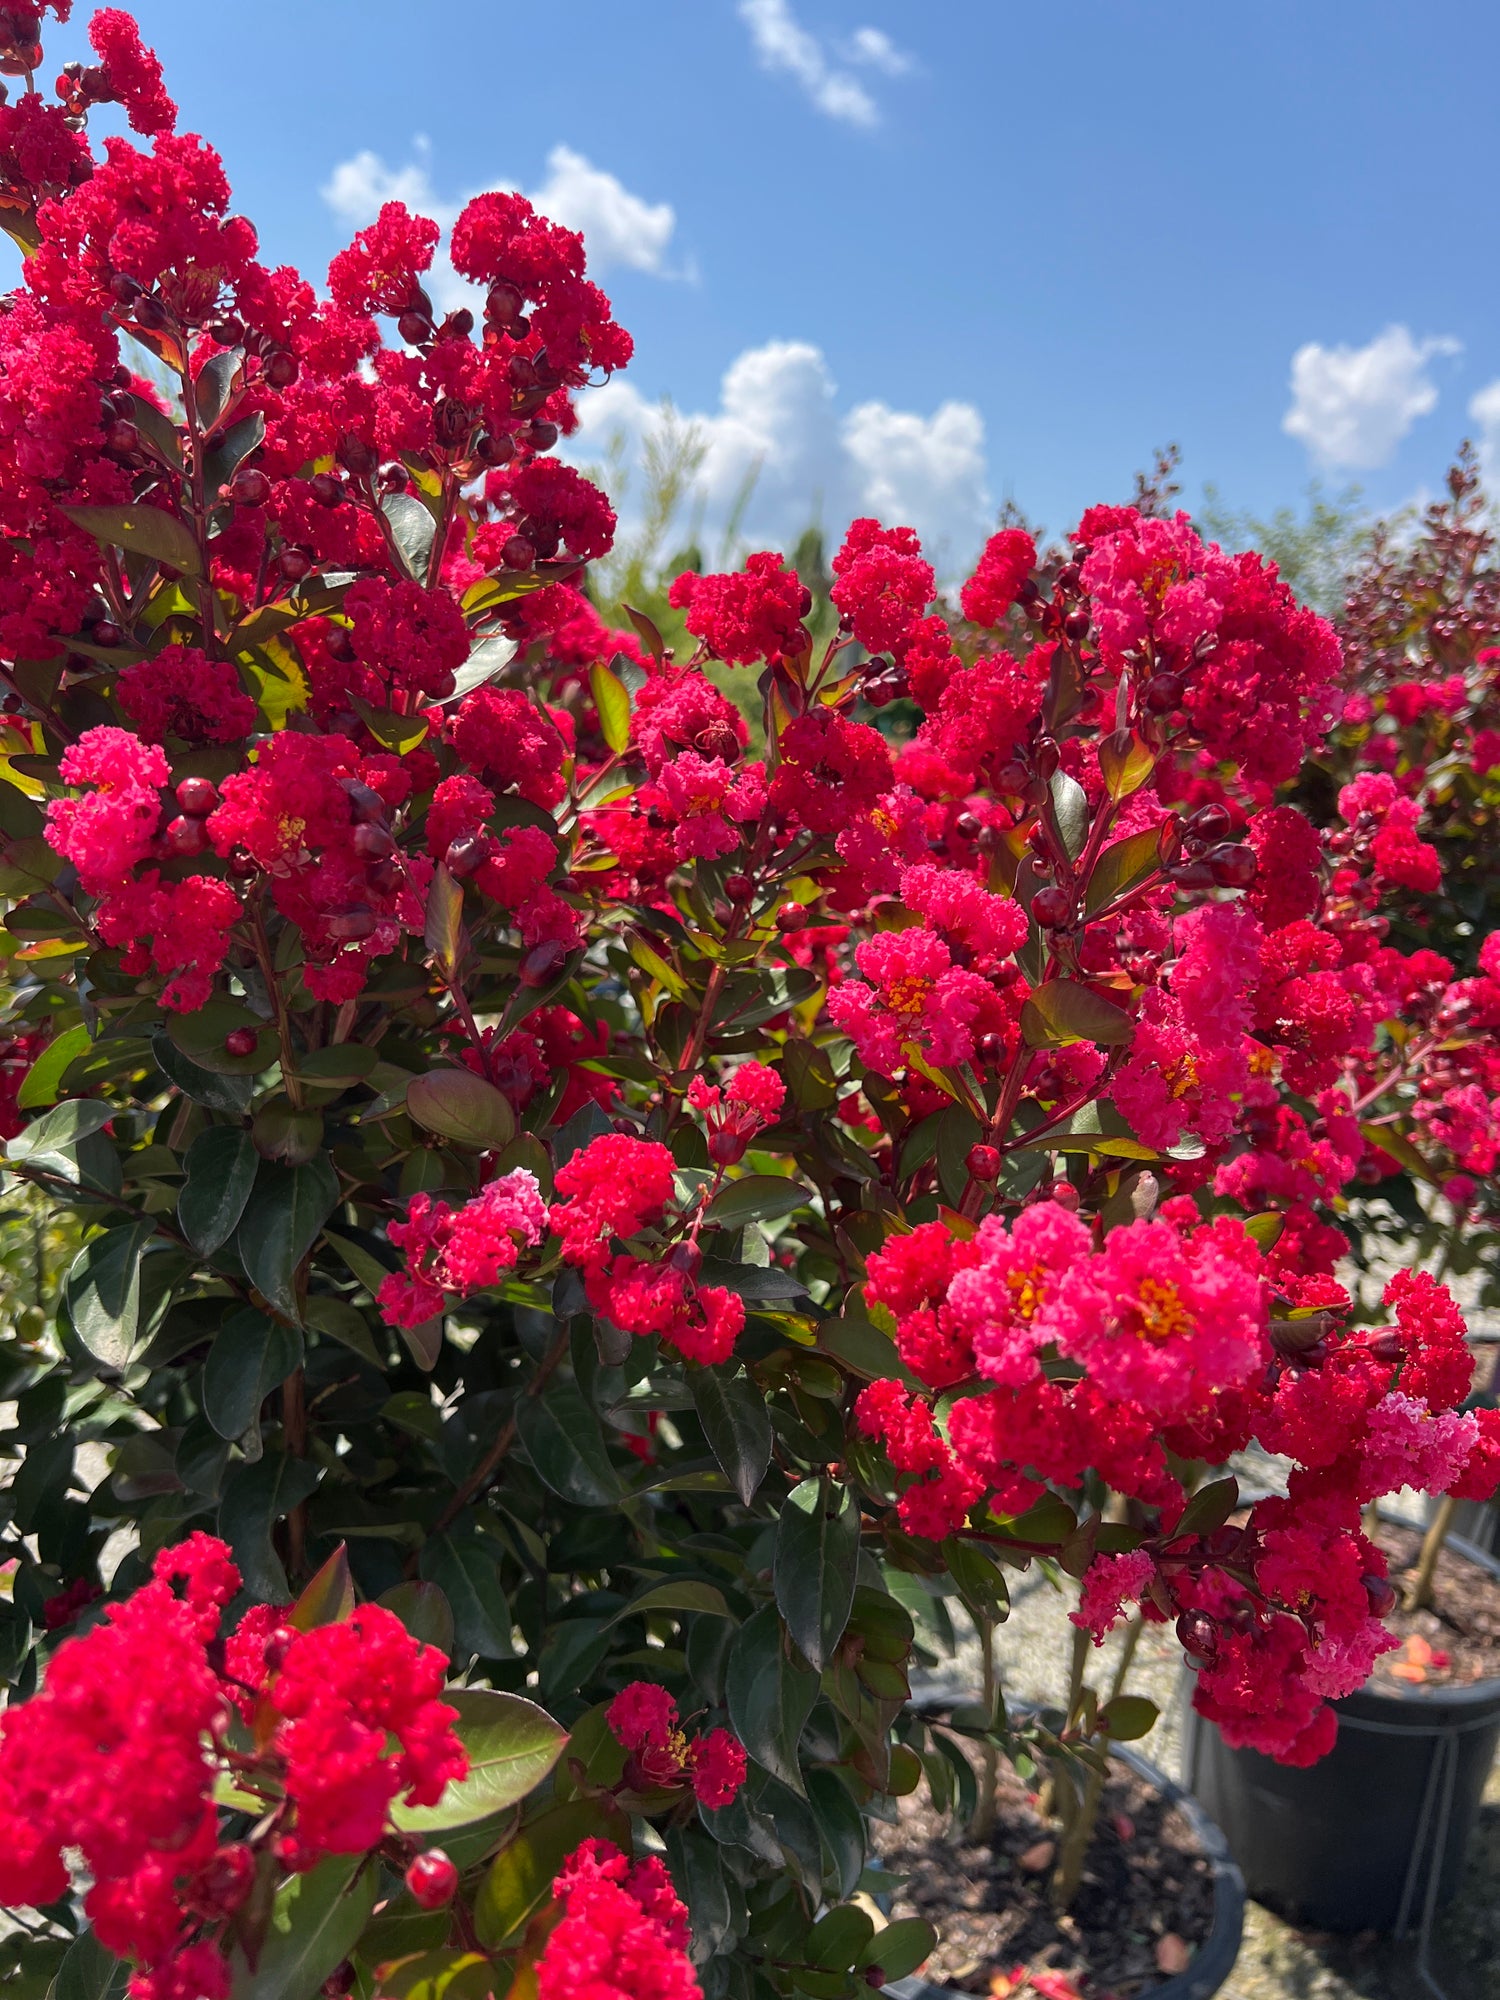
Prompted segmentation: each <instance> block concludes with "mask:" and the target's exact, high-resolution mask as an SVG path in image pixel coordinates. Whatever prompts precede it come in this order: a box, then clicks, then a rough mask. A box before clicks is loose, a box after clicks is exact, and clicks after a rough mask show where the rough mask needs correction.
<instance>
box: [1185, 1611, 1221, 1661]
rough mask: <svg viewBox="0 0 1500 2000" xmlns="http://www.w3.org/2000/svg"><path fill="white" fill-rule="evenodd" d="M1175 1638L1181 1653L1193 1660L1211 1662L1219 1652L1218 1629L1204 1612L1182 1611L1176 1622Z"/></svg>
mask: <svg viewBox="0 0 1500 2000" xmlns="http://www.w3.org/2000/svg"><path fill="white" fill-rule="evenodd" d="M1177 1637H1178V1639H1179V1641H1180V1642H1181V1644H1182V1648H1183V1651H1184V1652H1187V1653H1191V1654H1192V1655H1193V1657H1194V1658H1195V1659H1199V1660H1205V1661H1207V1660H1211V1659H1212V1658H1213V1657H1214V1655H1215V1654H1216V1653H1217V1652H1218V1650H1219V1628H1218V1626H1217V1625H1216V1624H1215V1622H1214V1620H1213V1619H1212V1618H1210V1617H1209V1615H1208V1613H1207V1612H1206V1611H1184V1612H1183V1614H1182V1616H1181V1617H1180V1618H1179V1619H1178V1621H1177Z"/></svg>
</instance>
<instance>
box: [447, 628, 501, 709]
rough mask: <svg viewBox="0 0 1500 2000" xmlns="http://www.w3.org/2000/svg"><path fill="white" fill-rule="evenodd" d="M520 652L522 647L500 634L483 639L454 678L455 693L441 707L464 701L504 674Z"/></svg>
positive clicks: (448, 696)
mask: <svg viewBox="0 0 1500 2000" xmlns="http://www.w3.org/2000/svg"><path fill="white" fill-rule="evenodd" d="M519 651H520V647H519V646H518V644H517V643H516V641H515V640H514V639H504V638H502V637H501V636H500V634H499V633H498V632H497V633H496V634H495V635H494V637H493V638H490V639H481V640H480V642H479V644H478V645H477V646H476V647H475V648H474V650H473V652H472V653H470V655H469V657H468V659H467V660H466V661H465V663H464V665H463V666H461V667H460V668H459V670H458V672H457V673H456V674H455V675H454V676H453V692H452V694H450V695H446V696H445V697H444V699H443V702H442V704H441V706H443V707H445V708H446V707H448V706H450V705H451V704H452V703H453V702H455V701H462V700H463V698H464V696H465V695H466V694H472V693H473V692H474V690H475V688H477V687H483V686H484V685H485V684H486V682H488V681H492V680H494V678H495V676H496V675H497V674H503V673H504V672H505V669H506V668H507V667H508V666H509V665H510V663H511V661H512V660H513V659H514V658H515V657H516V654H517V653H518V652H519Z"/></svg>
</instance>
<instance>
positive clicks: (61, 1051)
mask: <svg viewBox="0 0 1500 2000" xmlns="http://www.w3.org/2000/svg"><path fill="white" fill-rule="evenodd" d="M93 1046H94V1044H93V1039H92V1037H91V1036H90V1034H89V1031H88V1029H87V1028H86V1027H85V1026H84V1025H83V1023H82V1021H78V1022H75V1024H74V1025H73V1026H72V1027H71V1028H64V1030H63V1032H62V1033H61V1034H60V1035H58V1036H56V1037H54V1039H53V1040H52V1041H50V1042H49V1043H48V1044H47V1046H46V1048H44V1049H43V1050H42V1053H41V1054H40V1055H39V1056H38V1057H37V1059H36V1061H35V1062H34V1063H33V1064H32V1065H31V1068H30V1069H29V1070H27V1072H26V1074H25V1076H24V1077H23V1078H22V1079H21V1088H20V1089H19V1090H18V1091H17V1092H16V1103H17V1105H18V1106H19V1107H20V1109H21V1110H22V1111H35V1110H37V1109H39V1108H40V1107H41V1106H42V1105H44V1104H53V1103H55V1102H56V1101H57V1093H58V1088H59V1086H60V1085H61V1083H62V1077H63V1071H64V1070H65V1069H66V1068H67V1067H68V1065H69V1063H71V1062H72V1061H73V1060H74V1058H75V1057H77V1056H81V1055H87V1053H88V1052H89V1050H90V1049H91V1048H92V1047H93Z"/></svg>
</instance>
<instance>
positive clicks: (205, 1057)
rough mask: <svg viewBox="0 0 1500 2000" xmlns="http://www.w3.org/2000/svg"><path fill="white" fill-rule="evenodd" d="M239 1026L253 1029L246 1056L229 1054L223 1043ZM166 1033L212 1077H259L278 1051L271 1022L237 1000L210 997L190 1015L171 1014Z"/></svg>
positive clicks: (190, 1059)
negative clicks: (249, 1048)
mask: <svg viewBox="0 0 1500 2000" xmlns="http://www.w3.org/2000/svg"><path fill="white" fill-rule="evenodd" d="M241 1028H249V1029H251V1030H252V1031H253V1033H254V1035H255V1037H256V1042H255V1047H254V1048H253V1049H252V1050H251V1051H250V1053H249V1054H248V1055H244V1056H237V1055H232V1054H231V1053H230V1051H229V1050H228V1049H227V1048H226V1047H225V1046H224V1044H225V1042H226V1041H227V1039H228V1037H229V1036H230V1035H231V1034H234V1033H235V1032H236V1031H237V1030H239V1029H241ZM167 1035H168V1037H169V1038H170V1040H171V1043H172V1046H173V1047H174V1048H175V1049H178V1050H180V1051H181V1053H182V1054H183V1055H185V1056H186V1057H187V1059H188V1061H189V1062H191V1063H196V1064H197V1066H198V1068H199V1069H206V1070H208V1071H210V1072H211V1073H212V1074H213V1075H214V1076H258V1075H259V1074H260V1072H261V1071H262V1070H265V1069H269V1068H270V1066H271V1064H272V1063H273V1062H275V1060H276V1058H277V1056H278V1054H279V1053H280V1045H279V1043H278V1042H277V1039H276V1030H275V1028H274V1027H272V1025H271V1023H270V1022H269V1021H263V1020H262V1019H261V1017H260V1015H259V1014H253V1013H251V1011H250V1009H249V1008H248V1007H242V1006H241V1005H240V1003H239V1002H238V1001H237V1000H210V1001H209V1002H208V1003H207V1004H206V1005H205V1006H202V1007H199V1008H198V1009H196V1011H195V1012H193V1013H191V1014H174V1015H172V1017H171V1019H170V1020H169V1021H168V1022H167Z"/></svg>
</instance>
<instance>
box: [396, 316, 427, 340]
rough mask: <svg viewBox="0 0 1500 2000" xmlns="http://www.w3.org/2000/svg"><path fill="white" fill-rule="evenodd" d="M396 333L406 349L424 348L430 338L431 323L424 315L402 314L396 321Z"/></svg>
mask: <svg viewBox="0 0 1500 2000" xmlns="http://www.w3.org/2000/svg"><path fill="white" fill-rule="evenodd" d="M396 331H397V333H399V334H400V336H401V338H402V339H403V340H404V341H405V342H406V344H407V346H408V347H425V346H426V344H427V342H428V341H429V340H431V338H432V321H431V320H430V319H429V318H428V317H427V315H426V313H420V312H404V313H402V315H401V317H400V318H399V319H398V320H397V321H396Z"/></svg>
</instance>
